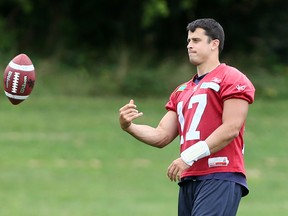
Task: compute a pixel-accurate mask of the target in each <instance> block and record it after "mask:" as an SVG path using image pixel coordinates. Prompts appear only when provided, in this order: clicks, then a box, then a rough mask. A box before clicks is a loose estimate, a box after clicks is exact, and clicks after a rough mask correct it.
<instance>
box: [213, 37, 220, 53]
mask: <svg viewBox="0 0 288 216" xmlns="http://www.w3.org/2000/svg"><path fill="white" fill-rule="evenodd" d="M211 45H212V46H211V49H212V50H216V49H218V48H219V45H220V41H219V40H218V39H214V40H212V41H211Z"/></svg>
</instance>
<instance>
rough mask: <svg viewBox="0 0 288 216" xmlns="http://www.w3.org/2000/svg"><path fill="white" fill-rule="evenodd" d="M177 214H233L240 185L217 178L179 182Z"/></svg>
mask: <svg viewBox="0 0 288 216" xmlns="http://www.w3.org/2000/svg"><path fill="white" fill-rule="evenodd" d="M179 186H180V189H179V198H178V216H235V215H236V213H237V209H238V206H239V203H240V200H241V197H242V188H241V187H242V186H241V185H239V184H237V183H235V182H231V181H227V180H219V179H207V180H192V179H188V180H185V179H184V180H182V181H181V182H179Z"/></svg>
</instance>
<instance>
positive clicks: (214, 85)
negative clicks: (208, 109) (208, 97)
mask: <svg viewBox="0 0 288 216" xmlns="http://www.w3.org/2000/svg"><path fill="white" fill-rule="evenodd" d="M200 88H202V89H207V88H211V89H213V90H214V91H216V92H218V91H219V90H220V85H219V84H217V83H214V82H203V83H202V84H201V86H200Z"/></svg>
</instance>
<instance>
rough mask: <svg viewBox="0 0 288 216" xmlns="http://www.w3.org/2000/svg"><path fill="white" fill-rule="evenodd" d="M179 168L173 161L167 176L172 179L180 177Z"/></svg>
mask: <svg viewBox="0 0 288 216" xmlns="http://www.w3.org/2000/svg"><path fill="white" fill-rule="evenodd" d="M179 175H180V173H179V169H178V168H177V166H175V165H174V164H173V163H172V164H171V165H170V166H169V167H168V171H167V176H168V178H169V179H170V180H171V181H174V182H175V181H176V180H177V179H179Z"/></svg>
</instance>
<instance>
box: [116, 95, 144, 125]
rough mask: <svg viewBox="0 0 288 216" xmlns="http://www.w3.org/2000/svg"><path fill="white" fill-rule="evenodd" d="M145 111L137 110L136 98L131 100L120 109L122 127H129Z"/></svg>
mask: <svg viewBox="0 0 288 216" xmlns="http://www.w3.org/2000/svg"><path fill="white" fill-rule="evenodd" d="M142 115H143V113H142V112H139V111H138V110H137V106H136V105H135V104H134V100H132V99H131V100H130V101H129V103H128V104H126V105H124V106H123V107H121V108H120V109H119V121H120V125H121V128H122V129H124V130H125V129H127V128H128V127H129V126H130V125H131V123H132V121H133V120H134V119H136V118H139V117H140V116H142Z"/></svg>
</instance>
